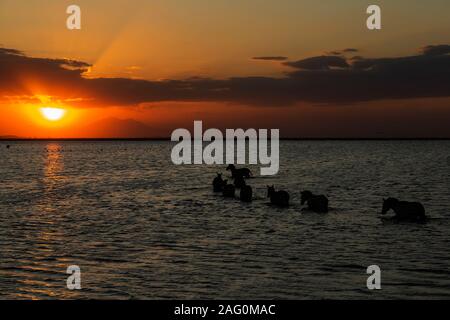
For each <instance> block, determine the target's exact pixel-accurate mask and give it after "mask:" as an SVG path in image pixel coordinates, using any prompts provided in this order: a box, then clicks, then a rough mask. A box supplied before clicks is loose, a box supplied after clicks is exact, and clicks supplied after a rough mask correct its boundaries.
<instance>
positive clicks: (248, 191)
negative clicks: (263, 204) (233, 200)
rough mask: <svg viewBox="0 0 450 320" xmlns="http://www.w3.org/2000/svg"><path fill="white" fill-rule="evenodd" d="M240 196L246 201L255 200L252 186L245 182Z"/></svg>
mask: <svg viewBox="0 0 450 320" xmlns="http://www.w3.org/2000/svg"><path fill="white" fill-rule="evenodd" d="M239 198H240V199H241V201H244V202H252V200H253V190H252V187H250V186H248V185H247V184H245V181H244V185H243V186H242V187H241V192H240V194H239Z"/></svg>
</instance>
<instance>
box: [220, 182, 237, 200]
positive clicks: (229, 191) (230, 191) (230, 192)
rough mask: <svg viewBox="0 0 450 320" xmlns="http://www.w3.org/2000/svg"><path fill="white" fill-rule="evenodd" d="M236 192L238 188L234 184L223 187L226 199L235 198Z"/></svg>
mask: <svg viewBox="0 0 450 320" xmlns="http://www.w3.org/2000/svg"><path fill="white" fill-rule="evenodd" d="M235 192H236V188H235V187H234V185H232V184H226V185H225V186H224V187H223V191H222V194H223V196H224V197H225V198H234V194H235Z"/></svg>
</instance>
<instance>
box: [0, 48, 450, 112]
mask: <svg viewBox="0 0 450 320" xmlns="http://www.w3.org/2000/svg"><path fill="white" fill-rule="evenodd" d="M449 48H450V46H448V45H439V46H427V47H424V48H423V49H422V51H421V52H420V53H419V54H416V55H411V56H405V57H395V58H370V59H368V58H364V57H358V59H353V60H352V59H347V58H345V57H342V56H327V55H325V56H317V57H310V58H306V59H302V60H298V61H284V60H283V59H281V58H285V57H259V59H260V60H272V61H279V63H281V64H283V65H285V66H287V67H290V68H291V71H289V72H287V73H286V74H285V76H284V77H281V78H273V77H231V78H228V79H209V78H199V77H195V75H193V77H191V78H189V79H186V80H164V81H148V80H136V79H129V78H93V79H92V78H87V77H86V72H87V71H88V69H89V67H90V64H89V63H86V62H82V61H74V60H67V59H45V58H34V57H30V56H27V55H25V54H24V53H23V52H20V51H18V50H15V49H5V48H3V49H1V48H0V99H3V100H4V99H5V98H4V97H5V96H13V95H17V96H26V95H29V96H32V95H35V94H46V95H51V96H53V97H57V98H58V99H71V100H73V101H74V104H76V105H78V106H112V105H115V106H118V105H121V106H132V105H138V104H144V103H153V102H164V101H198V102H200V101H202V102H208V101H213V102H225V103H233V104H246V105H255V106H265V105H270V106H286V105H293V104H296V103H299V102H306V103H321V104H343V103H347V104H351V103H357V102H363V101H375V100H383V99H412V98H423V97H449V96H450V55H449V53H450V49H449ZM348 52H356V49H352V50H351V51H348ZM277 59H278V60H277ZM1 97H3V98H1Z"/></svg>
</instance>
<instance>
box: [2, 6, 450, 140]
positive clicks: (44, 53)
mask: <svg viewBox="0 0 450 320" xmlns="http://www.w3.org/2000/svg"><path fill="white" fill-rule="evenodd" d="M71 4H77V5H79V6H80V7H81V10H82V30H72V31H71V30H68V29H67V28H66V19H67V16H68V15H67V14H66V8H67V6H69V5H71ZM370 4H378V5H380V7H381V8H382V24H383V25H382V26H383V29H382V30H379V31H369V30H368V29H367V28H366V19H367V14H366V8H367V7H368V5H370ZM449 12H450V2H449V1H448V0H429V1H423V0H396V1H364V0H342V1H338V0H323V1H317V0H240V1H234V0H214V1H211V0H114V1H113V0H73V1H63V0H27V1H23V0H22V1H17V0H0V136H8V135H14V136H20V137H32V138H47V137H52V138H55V137H162V136H169V135H170V133H171V132H172V131H173V130H174V129H176V128H179V127H187V128H191V127H192V124H193V121H194V120H203V121H204V123H205V126H207V127H217V128H237V127H244V128H248V127H252V128H279V129H280V131H281V135H282V136H284V137H335V138H339V137H450V126H449V125H448V123H450V22H449V19H448V16H449V14H448V13H449ZM43 108H50V109H46V110H47V111H48V112H47V113H46V112H43ZM52 108H53V109H52ZM55 108H56V109H59V110H62V113H61V114H55V113H54V112H53V111H52V110H54V109H55ZM44 111H45V109H44ZM52 112H53V113H52ZM52 117H55V118H54V119H52Z"/></svg>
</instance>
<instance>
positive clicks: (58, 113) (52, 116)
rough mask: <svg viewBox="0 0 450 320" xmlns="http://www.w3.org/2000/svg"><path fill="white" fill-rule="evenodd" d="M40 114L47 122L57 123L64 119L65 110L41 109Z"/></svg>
mask: <svg viewBox="0 0 450 320" xmlns="http://www.w3.org/2000/svg"><path fill="white" fill-rule="evenodd" d="M40 111H41V114H42V115H43V116H44V118H45V119H47V120H49V121H58V120H60V119H62V117H64V115H65V114H66V110H64V109H60V108H41V109H40Z"/></svg>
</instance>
